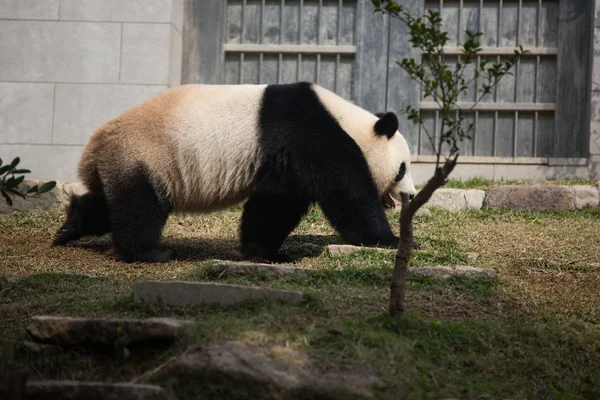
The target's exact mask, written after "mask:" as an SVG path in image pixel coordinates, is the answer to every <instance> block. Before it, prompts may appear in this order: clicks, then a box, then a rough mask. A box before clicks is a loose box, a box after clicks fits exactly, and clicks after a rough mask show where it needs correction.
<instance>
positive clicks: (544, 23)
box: [418, 0, 559, 157]
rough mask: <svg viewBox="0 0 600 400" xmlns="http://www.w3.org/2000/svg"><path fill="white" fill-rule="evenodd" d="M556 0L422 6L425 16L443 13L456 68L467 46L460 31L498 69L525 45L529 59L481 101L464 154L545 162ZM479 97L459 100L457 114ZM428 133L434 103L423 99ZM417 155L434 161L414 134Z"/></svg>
mask: <svg viewBox="0 0 600 400" xmlns="http://www.w3.org/2000/svg"><path fill="white" fill-rule="evenodd" d="M558 7H559V4H558V0H493V1H488V0H486V1H484V0H445V1H444V0H427V1H426V3H425V8H426V9H428V8H429V9H436V10H439V11H440V12H441V15H442V21H443V24H444V26H443V28H444V29H445V30H446V31H448V33H449V36H450V37H451V43H449V46H448V47H447V48H446V49H445V52H446V54H447V59H446V62H448V63H450V64H452V63H455V62H456V60H457V58H458V55H459V54H460V49H459V48H458V43H460V41H461V40H464V31H465V30H471V31H479V32H482V33H483V37H482V40H481V44H482V49H483V51H482V52H481V57H480V58H479V59H478V60H477V61H478V62H480V61H481V58H491V59H492V60H494V61H496V62H499V61H502V60H503V59H506V57H508V56H510V55H511V54H512V53H513V50H514V48H515V47H517V46H519V45H522V46H523V47H524V48H525V49H527V50H528V51H529V54H528V55H527V56H525V57H523V58H522V60H521V62H520V63H519V64H518V65H517V66H516V69H515V70H514V75H513V76H507V77H505V78H504V79H503V80H502V81H501V82H500V84H499V85H498V87H497V89H496V90H495V91H494V93H493V95H491V96H487V98H484V99H483V101H482V102H481V103H479V104H478V106H476V107H475V109H474V110H475V111H474V112H473V114H472V115H469V116H468V117H467V121H466V122H467V124H468V123H473V124H474V126H475V128H476V130H477V133H476V134H475V135H474V137H473V138H472V140H471V143H470V145H467V146H464V148H465V149H467V151H466V154H464V155H473V156H493V157H544V156H547V155H549V154H552V149H553V146H554V143H553V140H554V139H553V138H554V129H555V127H554V119H555V118H554V114H555V110H556V74H557V53H558V10H559V9H558ZM480 88H481V82H479V81H478V82H476V90H471V91H469V92H468V93H466V95H465V96H463V97H462V98H461V99H460V101H461V106H462V107H465V108H467V107H470V106H472V104H473V102H474V101H475V100H476V98H477V93H478V91H479V89H480ZM420 107H421V109H422V110H423V111H424V112H425V115H426V120H427V121H426V122H427V124H426V128H427V129H428V130H430V132H434V134H435V135H438V134H439V132H438V130H439V125H440V123H439V118H440V116H439V111H437V108H438V107H437V104H436V103H434V102H431V101H428V100H427V99H423V98H422V101H421V104H420ZM418 150H419V154H424V155H428V154H432V149H431V145H430V144H429V140H428V139H427V137H426V135H425V133H424V132H423V130H420V131H419V144H418Z"/></svg>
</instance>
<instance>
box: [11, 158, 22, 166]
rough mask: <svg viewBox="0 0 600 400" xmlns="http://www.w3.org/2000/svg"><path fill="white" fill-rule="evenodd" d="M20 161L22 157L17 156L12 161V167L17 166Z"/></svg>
mask: <svg viewBox="0 0 600 400" xmlns="http://www.w3.org/2000/svg"><path fill="white" fill-rule="evenodd" d="M20 162H21V159H20V158H19V157H16V158H15V159H14V160H12V162H11V163H10V166H11V167H12V168H15V167H16V166H17V165H19V163H20Z"/></svg>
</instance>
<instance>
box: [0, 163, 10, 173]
mask: <svg viewBox="0 0 600 400" xmlns="http://www.w3.org/2000/svg"><path fill="white" fill-rule="evenodd" d="M10 168H11V167H10V165H5V166H4V167H0V175H4V174H5V173H6V172H7V171H8V170H9V169H10Z"/></svg>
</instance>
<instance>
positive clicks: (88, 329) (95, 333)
mask: <svg viewBox="0 0 600 400" xmlns="http://www.w3.org/2000/svg"><path fill="white" fill-rule="evenodd" d="M187 323H188V322H186V321H178V320H175V319H172V318H148V319H109V318H72V317H55V316H37V317H32V318H31V321H30V322H29V324H28V325H27V327H26V328H25V329H26V330H27V332H28V333H29V335H31V337H32V338H33V339H34V340H35V341H37V342H41V343H51V344H59V345H62V346H72V345H78V344H101V345H114V344H115V343H118V342H120V341H126V342H127V343H161V342H172V341H174V340H175V339H177V338H178V337H179V336H180V335H181V333H182V331H183V327H184V326H185V325H186V324H187Z"/></svg>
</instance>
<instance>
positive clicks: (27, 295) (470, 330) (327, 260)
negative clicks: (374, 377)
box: [0, 208, 600, 399]
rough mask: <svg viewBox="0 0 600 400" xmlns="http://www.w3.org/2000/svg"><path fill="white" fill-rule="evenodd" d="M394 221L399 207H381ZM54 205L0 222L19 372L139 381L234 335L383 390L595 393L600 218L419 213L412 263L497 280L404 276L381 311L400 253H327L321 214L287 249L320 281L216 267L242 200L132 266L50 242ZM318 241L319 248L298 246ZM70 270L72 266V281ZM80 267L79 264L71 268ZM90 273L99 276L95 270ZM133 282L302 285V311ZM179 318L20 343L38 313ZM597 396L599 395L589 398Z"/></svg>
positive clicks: (6, 339)
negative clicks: (131, 343) (132, 340)
mask: <svg viewBox="0 0 600 400" xmlns="http://www.w3.org/2000/svg"><path fill="white" fill-rule="evenodd" d="M388 215H389V218H390V221H392V223H393V226H394V228H395V229H397V222H396V221H397V219H398V216H399V215H398V212H390V213H388ZM62 218H63V217H62V215H61V214H59V213H37V214H13V215H9V216H0V237H1V238H2V239H1V241H0V274H1V275H21V274H40V275H36V276H32V277H30V278H28V279H24V280H19V281H11V282H7V281H4V282H3V281H2V280H0V351H1V352H2V354H3V355H4V357H3V358H2V359H0V370H2V369H3V368H16V367H24V368H27V369H30V370H31V371H33V373H34V375H36V376H40V377H61V378H69V379H91V378H94V379H106V380H115V379H118V380H122V379H133V378H134V377H135V376H139V374H140V373H142V372H143V371H145V370H148V369H149V368H150V367H151V366H155V365H158V364H160V362H161V361H162V360H164V359H165V357H168V356H170V355H172V354H177V353H178V352H181V351H182V350H183V348H185V346H187V345H188V344H190V343H202V342H205V341H211V340H220V339H225V338H241V339H242V340H246V341H250V342H254V343H270V344H272V343H278V344H283V345H289V346H292V347H295V348H298V349H301V350H303V351H307V352H309V353H310V354H311V355H312V356H314V357H316V358H317V359H318V360H319V362H320V366H321V367H322V368H324V369H329V368H334V369H335V368H339V367H340V366H341V365H354V364H360V365H364V364H366V365H368V366H369V367H371V368H372V369H373V370H375V371H376V372H377V373H378V374H379V375H380V376H382V377H383V379H384V380H385V381H386V382H387V383H388V384H389V386H388V389H387V390H386V391H385V392H384V393H383V395H384V398H386V397H385V396H386V395H387V396H390V398H398V397H400V398H408V397H412V398H440V397H460V398H463V399H469V398H496V397H498V396H499V395H501V397H503V398H504V397H511V398H563V399H564V398H598V397H600V380H598V379H596V378H597V376H600V330H599V325H600V290H598V289H599V288H600V229H598V228H599V227H600V224H599V223H600V212H599V211H597V210H584V211H579V212H569V213H558V214H552V213H517V212H510V211H467V212H459V213H451V212H445V211H441V210H433V212H432V215H430V216H419V217H417V219H416V227H415V232H416V235H417V241H418V242H420V243H421V245H422V249H421V250H419V251H416V252H415V253H414V257H413V260H412V264H413V265H414V266H421V265H436V264H445V265H461V264H462V265H464V264H467V263H468V259H467V257H466V253H468V252H476V253H478V254H479V258H478V259H477V262H476V265H477V266H480V267H485V268H492V269H494V270H495V271H496V273H497V274H498V276H499V281H498V282H497V283H489V282H482V281H471V280H464V279H452V280H450V281H447V282H437V281H435V280H430V279H414V280H411V281H409V288H408V298H407V302H408V310H409V315H407V316H406V318H404V319H403V320H401V321H399V322H398V321H391V320H389V319H388V318H386V317H384V316H382V313H385V311H386V309H387V305H388V299H389V297H388V296H389V288H388V284H389V277H390V272H391V265H392V263H393V258H394V254H393V253H388V254H386V253H378V252H370V251H365V252H362V253H360V254H355V255H345V256H335V257H330V256H328V255H327V254H325V253H324V251H323V250H319V247H321V248H324V246H325V245H327V244H330V243H338V242H340V239H339V238H338V237H337V236H336V235H335V232H334V231H333V230H332V229H331V227H330V226H329V224H328V223H327V221H326V220H325V219H324V218H323V216H322V214H321V212H320V211H319V210H318V209H314V210H311V212H310V213H309V215H308V216H307V217H306V218H305V219H304V220H303V221H302V223H301V225H300V226H299V227H298V229H297V230H296V231H295V232H294V234H293V236H291V237H290V238H289V239H288V240H287V241H286V243H285V245H284V249H283V250H284V251H286V252H287V253H288V254H290V255H291V256H293V257H294V259H295V263H296V264H297V266H299V267H304V268H312V269H316V270H318V271H319V273H317V274H316V275H315V276H313V277H310V278H308V277H285V278H266V277H260V276H255V277H229V276H226V275H224V276H218V277H215V276H211V275H210V274H209V273H208V272H207V269H206V268H205V266H206V264H207V263H208V262H210V260H211V259H215V258H216V259H226V260H237V259H240V255H239V253H238V252H237V247H238V239H237V229H238V223H239V218H240V209H239V208H237V209H232V210H228V211H224V212H220V213H215V214H211V215H204V216H175V217H172V218H171V219H170V220H169V223H168V225H167V227H166V230H165V241H166V243H167V244H168V245H169V246H171V247H173V248H174V249H175V250H176V251H177V253H178V255H179V257H178V260H176V261H173V262H170V263H167V264H154V265H153V264H124V263H119V262H116V261H114V260H112V259H111V258H110V257H108V256H107V255H105V254H104V252H106V251H107V250H108V249H109V247H110V239H109V237H103V238H90V239H85V240H82V241H80V242H79V243H78V244H77V245H74V246H69V247H66V248H51V247H49V243H50V241H51V238H52V236H53V234H54V232H55V230H56V229H57V228H58V226H59V225H60V223H61V222H62ZM305 243H311V244H313V245H317V246H318V247H316V248H315V247H314V246H312V247H310V248H308V247H305V246H303V244H305ZM65 274H66V275H65ZM73 274H79V276H74V275H73ZM82 275H94V276H99V277H101V278H89V277H86V276H82ZM139 279H190V280H207V281H220V282H229V283H239V284H252V285H265V286H270V287H276V288H284V289H292V290H302V291H303V292H304V293H305V294H306V297H307V300H306V301H305V302H304V303H303V304H301V305H300V306H292V305H282V304H274V303H268V302H267V303H258V304H252V305H247V306H240V307H234V308H229V309H223V308H217V307H208V308H205V309H163V308H159V309H157V308H145V307H141V306H138V305H135V304H133V302H132V298H131V288H132V285H133V284H134V282H135V281H136V280H139ZM42 313H44V314H68V315H78V316H84V315H105V316H162V315H169V316H178V317H184V318H191V319H195V320H196V321H197V323H196V324H195V325H194V326H193V328H192V329H191V330H190V332H189V335H188V336H187V337H186V338H185V339H183V340H182V341H181V342H180V343H178V344H177V345H176V346H174V347H171V348H166V349H156V351H153V352H146V351H142V350H132V357H131V358H130V359H122V357H121V355H119V354H113V353H111V352H108V353H106V354H102V355H101V356H99V355H98V354H97V353H95V352H93V351H91V352H90V351H88V350H83V349H74V350H65V349H63V350H59V352H58V353H57V355H56V354H55V355H54V356H53V357H50V358H47V357H46V358H45V357H40V356H39V355H37V354H32V353H30V352H27V351H26V350H24V349H23V348H22V347H21V346H20V343H21V342H22V340H23V339H24V338H25V335H24V332H23V326H24V324H25V323H26V321H27V318H28V317H29V316H31V315H35V314H42ZM590 396H591V397H590Z"/></svg>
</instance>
